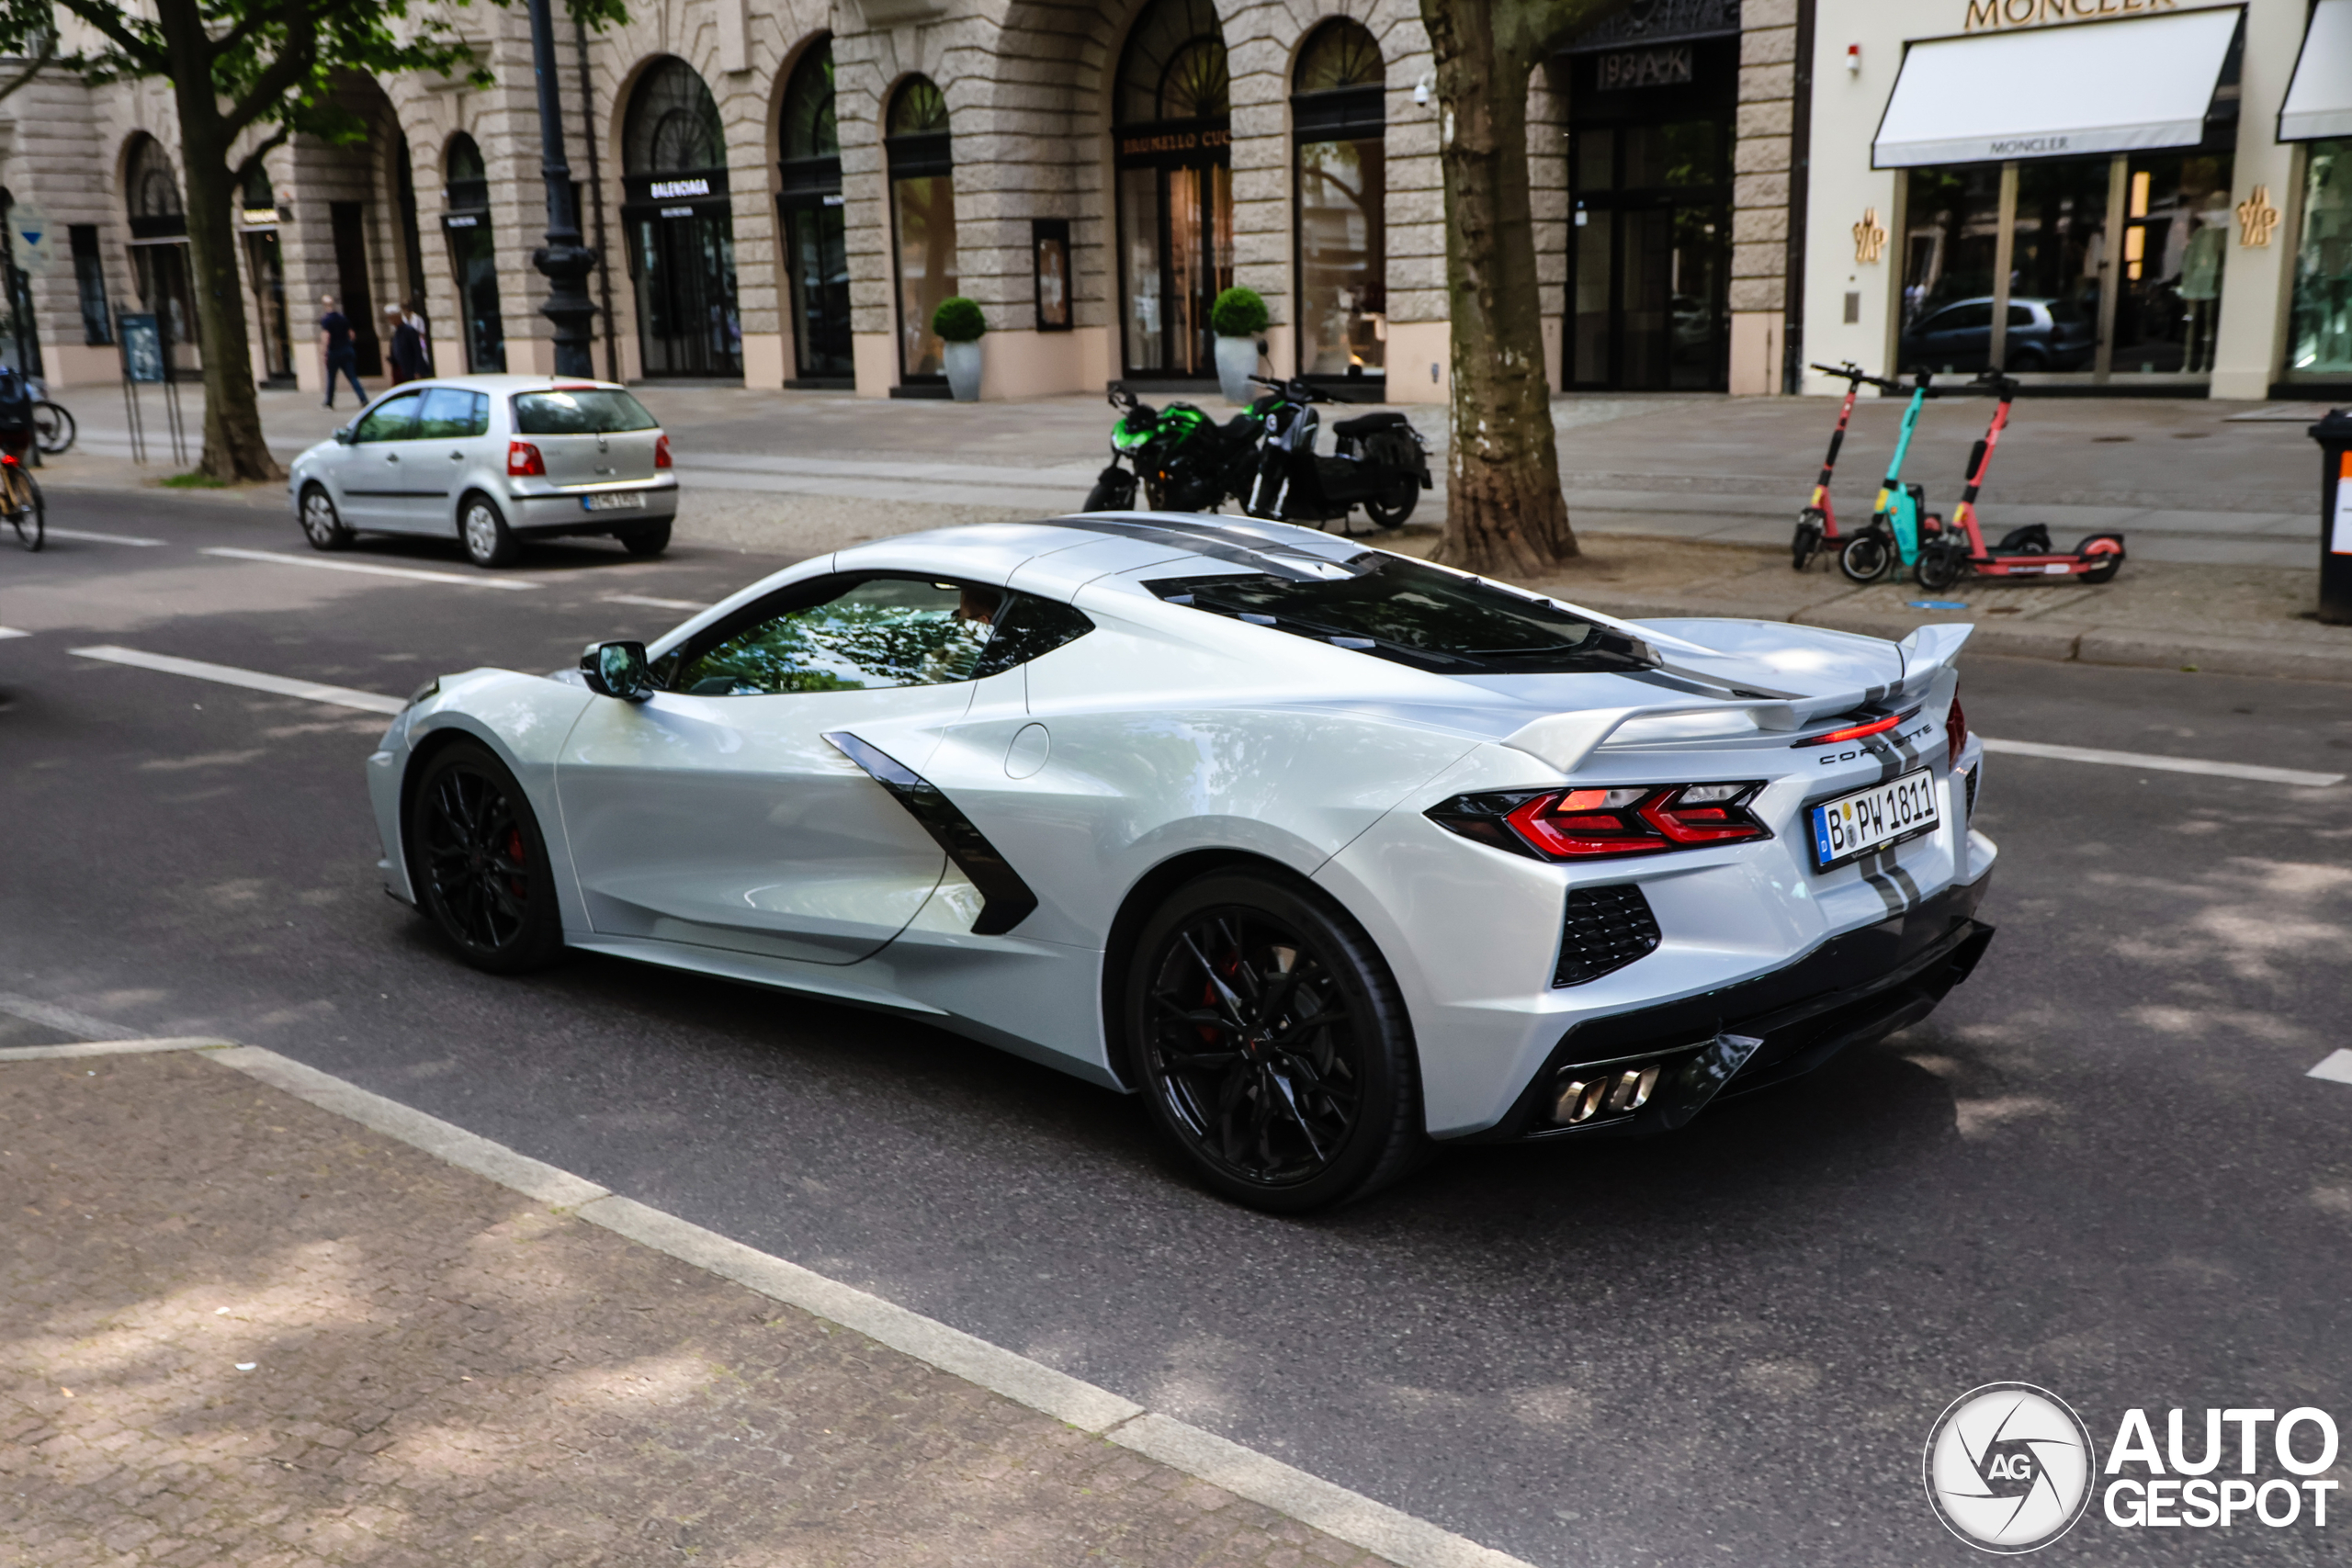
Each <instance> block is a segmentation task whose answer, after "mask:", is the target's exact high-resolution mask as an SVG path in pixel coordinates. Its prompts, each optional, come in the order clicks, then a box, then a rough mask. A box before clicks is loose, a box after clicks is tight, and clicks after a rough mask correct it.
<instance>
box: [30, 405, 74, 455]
mask: <svg viewBox="0 0 2352 1568" xmlns="http://www.w3.org/2000/svg"><path fill="white" fill-rule="evenodd" d="M33 439H34V440H36V441H38V442H40V450H41V455H42V456H43V457H56V456H58V455H59V454H60V453H62V452H63V451H65V450H66V449H67V448H69V447H71V446H73V445H74V416H73V414H71V413H70V412H67V411H66V408H65V405H63V404H62V403H53V402H51V401H50V400H48V399H47V398H37V399H35V400H34V401H33Z"/></svg>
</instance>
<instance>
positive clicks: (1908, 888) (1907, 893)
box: [1885, 852, 1919, 909]
mask: <svg viewBox="0 0 2352 1568" xmlns="http://www.w3.org/2000/svg"><path fill="white" fill-rule="evenodd" d="M1885 869H1886V874H1887V876H1888V877H1889V878H1890V879H1891V880H1893V882H1894V885H1895V886H1897V887H1900V888H1902V889H1903V897H1904V899H1905V903H1904V906H1903V907H1904V908H1905V909H1914V908H1918V905H1919V884H1918V882H1917V880H1916V879H1915V878H1914V877H1913V876H1912V874H1910V873H1909V872H1907V871H1905V870H1904V869H1903V868H1902V867H1901V866H1899V865H1897V864H1895V863H1894V854H1893V853H1892V852H1889V853H1888V855H1887V857H1886V867H1885Z"/></svg>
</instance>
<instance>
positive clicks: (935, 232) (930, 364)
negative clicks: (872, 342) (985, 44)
mask: <svg viewBox="0 0 2352 1568" xmlns="http://www.w3.org/2000/svg"><path fill="white" fill-rule="evenodd" d="M883 150H884V152H886V153H887V154H888V157H889V161H890V222H891V228H892V231H893V232H894V233H895V234H896V235H897V237H898V261H899V377H900V378H901V379H904V380H910V381H911V380H918V379H921V380H937V379H939V378H940V377H941V376H942V375H943V374H944V368H945V364H946V358H945V351H944V345H943V344H941V343H940V341H939V337H938V334H937V333H933V331H932V330H931V317H932V313H933V311H935V310H938V309H939V302H940V301H941V300H943V299H947V298H949V297H950V296H952V295H953V294H954V293H955V292H956V175H955V173H954V170H955V166H956V165H955V153H954V151H953V144H952V143H951V142H950V141H949V140H948V130H947V100H946V98H945V97H944V96H942V95H941V93H940V91H939V89H938V87H936V86H935V85H933V84H932V83H931V82H930V81H929V80H928V79H926V78H924V77H922V76H915V77H910V78H909V79H908V80H907V81H906V82H905V83H904V84H903V85H900V87H899V90H898V92H896V93H895V94H893V95H892V96H891V98H890V118H889V128H888V136H887V137H886V138H885V139H884V141H883Z"/></svg>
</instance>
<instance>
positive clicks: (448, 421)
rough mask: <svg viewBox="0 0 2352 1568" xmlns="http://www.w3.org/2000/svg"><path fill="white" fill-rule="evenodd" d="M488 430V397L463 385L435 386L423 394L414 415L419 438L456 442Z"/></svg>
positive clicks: (420, 439)
mask: <svg viewBox="0 0 2352 1568" xmlns="http://www.w3.org/2000/svg"><path fill="white" fill-rule="evenodd" d="M489 429H490V398H489V396H488V394H486V393H482V392H469V391H467V390H466V389H464V388H463V387H435V388H432V389H429V390H427V391H426V392H425V394H424V402H423V403H422V404H421V405H420V406H419V408H418V410H417V415H416V439H417V440H419V441H458V440H463V439H464V438H466V437H468V436H472V435H481V434H486V433H487V432H488V431H489Z"/></svg>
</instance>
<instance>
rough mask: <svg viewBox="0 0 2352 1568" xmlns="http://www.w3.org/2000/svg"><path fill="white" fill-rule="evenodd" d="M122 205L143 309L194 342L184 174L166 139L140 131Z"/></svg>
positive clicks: (125, 173)
mask: <svg viewBox="0 0 2352 1568" xmlns="http://www.w3.org/2000/svg"><path fill="white" fill-rule="evenodd" d="M122 184H123V205H124V206H125V208H126V209H128V215H129V217H130V271H131V276H132V279H133V281H134V282H135V283H136V284H137V286H138V288H139V303H140V305H141V308H143V309H145V310H152V311H153V312H154V314H155V321H156V324H157V325H158V326H159V327H160V328H161V329H162V330H163V331H164V333H165V334H167V336H168V337H169V339H170V341H171V342H173V343H187V342H190V341H192V338H191V334H192V333H194V332H195V331H196V297H195V296H194V295H193V294H191V293H190V292H189V291H188V268H187V209H185V208H184V207H183V206H182V205H181V202H180V181H179V175H176V174H175V173H174V172H173V169H172V161H171V158H170V156H169V155H168V154H167V153H165V152H164V146H163V143H162V142H160V141H156V140H155V139H154V138H153V137H152V136H141V137H140V138H139V139H138V140H137V141H133V142H132V143H131V144H130V154H129V155H128V156H127V157H125V158H124V159H123V167H122Z"/></svg>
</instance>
